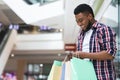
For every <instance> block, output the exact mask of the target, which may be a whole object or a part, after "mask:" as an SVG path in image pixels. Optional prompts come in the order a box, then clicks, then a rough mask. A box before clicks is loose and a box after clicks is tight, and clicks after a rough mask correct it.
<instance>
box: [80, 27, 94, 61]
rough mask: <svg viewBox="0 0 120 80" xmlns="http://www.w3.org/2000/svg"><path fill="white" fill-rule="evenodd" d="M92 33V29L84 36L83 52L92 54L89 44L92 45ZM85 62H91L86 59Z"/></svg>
mask: <svg viewBox="0 0 120 80" xmlns="http://www.w3.org/2000/svg"><path fill="white" fill-rule="evenodd" d="M92 32H93V30H92V29H90V30H89V31H87V32H86V33H85V36H84V40H83V44H82V46H83V47H82V52H90V51H89V47H90V46H89V43H90V38H91V35H92ZM85 60H89V59H88V58H85Z"/></svg>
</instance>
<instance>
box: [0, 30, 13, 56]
mask: <svg viewBox="0 0 120 80" xmlns="http://www.w3.org/2000/svg"><path fill="white" fill-rule="evenodd" d="M6 32H7V33H5V35H4V37H3V39H2V41H1V44H0V55H1V53H2V51H3V49H4V46H5V44H6V42H7V40H8V38H9V36H10V34H11V32H12V30H10V29H8V31H6Z"/></svg>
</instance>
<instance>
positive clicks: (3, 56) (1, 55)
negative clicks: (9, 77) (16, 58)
mask: <svg viewBox="0 0 120 80" xmlns="http://www.w3.org/2000/svg"><path fill="white" fill-rule="evenodd" d="M16 34H17V32H16V30H9V29H8V31H7V33H6V34H5V36H4V38H3V40H2V42H1V44H0V64H1V65H0V75H1V74H2V72H3V70H4V67H5V65H6V63H7V61H8V58H9V55H10V53H11V51H12V49H13V46H14V44H15V42H16Z"/></svg>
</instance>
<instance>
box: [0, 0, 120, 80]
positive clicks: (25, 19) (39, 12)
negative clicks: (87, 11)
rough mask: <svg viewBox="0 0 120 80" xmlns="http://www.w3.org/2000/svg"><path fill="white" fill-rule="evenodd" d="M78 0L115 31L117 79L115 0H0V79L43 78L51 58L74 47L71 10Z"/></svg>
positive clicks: (119, 58) (75, 28)
mask: <svg viewBox="0 0 120 80" xmlns="http://www.w3.org/2000/svg"><path fill="white" fill-rule="evenodd" d="M82 3H86V4H89V5H90V6H91V7H92V8H93V10H94V14H95V19H96V20H97V21H99V22H101V23H105V24H106V25H108V26H110V27H112V28H113V29H114V30H115V32H116V34H117V37H116V40H117V53H116V56H115V59H114V63H115V70H116V74H117V80H120V26H119V25H120V24H119V23H120V22H119V21H120V20H119V19H120V15H118V13H119V12H120V10H119V8H120V5H119V3H120V1H119V0H0V64H1V65H0V80H47V78H48V75H49V73H50V71H51V68H52V65H53V62H54V60H59V61H63V60H64V59H65V56H66V55H67V54H69V53H70V52H71V51H74V50H75V44H76V42H77V35H78V32H79V27H78V25H77V24H76V20H75V16H74V14H73V11H74V8H75V7H76V6H77V5H79V4H82ZM10 76H13V77H14V79H12V78H13V77H11V79H5V78H6V77H10ZM16 78H17V79H16ZM32 78H34V79H32Z"/></svg>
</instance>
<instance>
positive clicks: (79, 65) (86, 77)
mask: <svg viewBox="0 0 120 80" xmlns="http://www.w3.org/2000/svg"><path fill="white" fill-rule="evenodd" d="M70 61H71V69H72V80H97V77H96V74H95V71H94V67H93V64H92V62H90V61H86V60H82V59H79V58H75V57H73V58H72V59H71V60H70Z"/></svg>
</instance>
